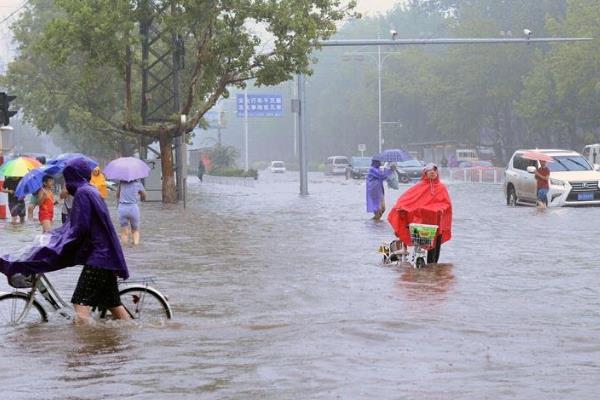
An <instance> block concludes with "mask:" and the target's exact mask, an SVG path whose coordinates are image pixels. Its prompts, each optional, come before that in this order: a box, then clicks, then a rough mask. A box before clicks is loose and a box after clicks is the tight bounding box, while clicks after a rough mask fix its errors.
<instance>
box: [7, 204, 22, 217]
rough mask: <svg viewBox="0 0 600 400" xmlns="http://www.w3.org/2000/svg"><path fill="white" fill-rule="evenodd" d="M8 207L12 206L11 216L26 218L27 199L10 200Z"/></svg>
mask: <svg viewBox="0 0 600 400" xmlns="http://www.w3.org/2000/svg"><path fill="white" fill-rule="evenodd" d="M8 207H9V208H10V216H11V217H21V218H25V212H26V211H27V208H26V207H25V201H23V200H21V201H15V202H9V204H8Z"/></svg>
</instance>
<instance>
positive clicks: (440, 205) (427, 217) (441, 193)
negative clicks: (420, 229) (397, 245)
mask: <svg viewBox="0 0 600 400" xmlns="http://www.w3.org/2000/svg"><path fill="white" fill-rule="evenodd" d="M388 221H389V223H390V225H391V226H392V228H393V229H394V233H395V234H396V236H397V237H398V238H399V239H400V240H402V241H403V242H404V243H407V244H409V245H410V244H412V241H411V239H410V232H409V231H408V224H412V223H417V224H428V225H438V233H437V234H438V235H441V238H442V243H444V242H447V241H448V240H450V238H451V237H452V201H451V200H450V195H449V194H448V189H447V188H446V185H444V184H443V183H442V181H441V180H440V178H439V175H438V177H436V178H435V179H429V178H427V175H426V171H425V170H423V174H422V175H421V180H420V181H419V182H418V183H416V184H415V185H414V186H413V187H411V188H410V189H408V190H407V191H406V192H404V193H402V195H401V196H400V197H399V198H398V200H397V201H396V204H395V205H394V207H393V208H392V210H391V211H390V213H389V215H388Z"/></svg>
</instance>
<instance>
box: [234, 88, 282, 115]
mask: <svg viewBox="0 0 600 400" xmlns="http://www.w3.org/2000/svg"><path fill="white" fill-rule="evenodd" d="M244 112H245V110H244V94H243V93H242V94H238V95H237V116H238V117H242V118H243V117H244ZM281 116H283V97H282V96H281V95H280V94H248V117H281Z"/></svg>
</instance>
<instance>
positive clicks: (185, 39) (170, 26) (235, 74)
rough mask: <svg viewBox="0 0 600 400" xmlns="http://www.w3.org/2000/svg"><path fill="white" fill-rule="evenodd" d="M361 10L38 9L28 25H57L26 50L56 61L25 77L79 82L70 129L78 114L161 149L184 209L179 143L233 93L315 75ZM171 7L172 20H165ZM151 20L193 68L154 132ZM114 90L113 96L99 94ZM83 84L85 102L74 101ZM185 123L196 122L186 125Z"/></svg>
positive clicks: (217, 4) (211, 5)
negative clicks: (149, 81) (149, 101)
mask: <svg viewBox="0 0 600 400" xmlns="http://www.w3.org/2000/svg"><path fill="white" fill-rule="evenodd" d="M52 3H53V4H52ZM354 5H355V2H354V1H348V2H347V3H345V4H341V2H340V1H339V0H280V1H276V2H275V1H270V0H206V1H192V0H171V1H158V0H154V1H152V0H137V1H134V0H130V1H119V2H115V1H111V0H96V1H93V2H90V1H86V0H55V1H54V2H48V1H46V2H44V1H41V0H37V1H33V2H31V5H29V6H28V7H29V10H30V13H29V14H28V17H29V18H32V19H34V20H35V18H36V15H37V14H36V12H37V11H39V10H40V7H44V9H43V11H44V12H47V13H52V14H53V19H52V20H51V21H50V22H48V23H45V24H43V26H41V27H38V26H36V30H35V31H33V32H29V33H31V35H32V37H31V39H30V41H28V42H21V41H20V43H21V46H22V47H25V49H24V50H26V52H28V53H29V54H30V55H31V56H33V54H32V53H33V52H38V53H39V54H40V57H41V58H43V59H44V61H46V60H48V61H49V62H48V63H46V64H45V65H44V64H43V62H40V63H32V64H30V66H31V67H32V68H33V69H32V70H31V71H28V72H22V71H20V73H22V76H23V77H25V76H29V77H30V78H32V77H34V76H38V75H40V74H47V73H50V74H52V73H58V74H60V75H62V76H63V77H65V76H68V77H70V78H71V79H72V82H71V83H74V84H67V86H66V87H67V88H68V89H69V91H67V92H66V93H65V96H64V98H63V99H62V100H63V102H64V107H63V109H64V110H65V113H66V114H67V116H66V117H65V118H68V120H69V121H71V120H72V116H69V115H68V114H69V113H71V112H72V111H73V110H78V113H79V114H82V115H84V116H85V117H86V118H88V117H89V120H87V121H89V122H90V124H92V125H94V128H96V127H102V129H104V130H105V131H106V132H112V133H116V134H117V135H118V136H123V135H135V136H136V137H138V138H139V137H145V138H147V140H150V141H158V142H159V144H160V154H161V158H162V174H163V201H165V202H174V201H175V200H176V196H175V181H174V172H173V168H172V144H173V141H174V139H175V138H177V137H180V136H181V135H185V134H187V133H189V132H191V131H192V129H193V128H194V127H195V126H196V125H198V123H199V122H200V121H201V119H202V116H203V115H204V114H205V113H206V112H207V111H208V110H209V109H210V108H211V107H212V106H213V105H214V104H215V102H216V101H217V100H218V99H219V98H220V97H221V96H224V97H227V96H228V88H229V87H231V86H238V87H243V86H244V85H245V82H246V81H247V80H250V79H254V80H255V82H256V84H257V85H274V84H277V83H279V82H282V81H285V80H288V79H290V78H291V77H292V76H293V74H295V73H310V72H311V70H310V61H311V56H310V53H311V51H312V50H313V49H314V48H315V47H316V41H317V40H318V39H323V38H328V37H330V36H331V35H332V34H333V33H334V32H335V31H336V23H337V22H338V21H341V20H342V19H344V18H346V17H349V16H351V15H353V14H352V9H353V8H354ZM48 7H49V8H48ZM163 7H164V9H166V10H170V11H169V12H162V11H160V10H162V9H163ZM143 21H145V22H150V21H151V22H152V23H153V24H155V25H156V26H159V27H160V29H161V30H163V31H165V32H168V33H171V34H173V35H175V36H177V37H179V38H181V40H182V46H183V49H182V50H184V52H185V54H186V59H187V62H186V63H185V68H184V70H183V71H182V73H181V87H182V89H183V90H182V93H181V99H180V103H181V109H180V113H175V114H170V115H167V117H166V118H165V120H164V121H162V122H159V123H155V124H146V125H144V124H142V121H141V119H140V117H139V115H138V114H137V112H136V110H139V109H140V108H141V104H142V98H141V93H140V91H141V90H140V87H141V83H140V81H141V75H140V73H139V70H140V63H141V58H142V55H141V38H140V36H139V34H138V32H139V28H140V23H141V22H143ZM21 22H23V21H21ZM21 22H20V23H21ZM33 22H35V21H33ZM15 68H18V67H15ZM65 70H70V71H71V72H73V74H72V75H70V76H69V74H67V73H65ZM105 84H107V86H109V87H110V88H109V89H108V90H102V89H103V88H102V87H98V86H103V85H105ZM78 85H80V88H81V91H83V92H85V93H78V96H72V93H71V90H72V91H77V86H78ZM74 86H75V87H74ZM21 88H22V89H23V90H26V89H27V84H26V83H25V82H22V83H21ZM31 89H33V88H31ZM79 95H80V96H79ZM86 95H87V96H86ZM81 99H85V100H86V101H80V100H81ZM96 100H99V101H96ZM31 112H32V113H35V114H38V113H39V114H40V115H39V116H38V115H36V117H35V118H36V119H39V120H43V119H46V122H47V124H48V127H50V126H54V125H56V119H54V118H52V117H51V116H50V117H49V116H48V114H52V113H54V112H55V110H53V109H51V108H50V107H49V105H48V104H46V106H45V107H41V108H39V109H36V110H35V111H31ZM180 114H184V115H187V117H188V118H187V121H186V122H181V120H180V118H179V115H180ZM84 121H86V120H84ZM85 123H86V124H87V122H85Z"/></svg>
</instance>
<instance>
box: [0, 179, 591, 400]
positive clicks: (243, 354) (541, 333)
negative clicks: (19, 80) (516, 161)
mask: <svg viewBox="0 0 600 400" xmlns="http://www.w3.org/2000/svg"><path fill="white" fill-rule="evenodd" d="M189 185H190V188H189V196H188V207H187V209H185V210H183V209H182V208H181V207H179V208H163V207H162V206H161V205H160V204H144V205H143V210H142V213H143V226H142V229H143V231H142V240H143V243H142V245H141V246H139V247H138V248H126V249H125V253H126V258H127V260H128V262H129V265H130V269H131V270H132V275H133V276H147V275H153V276H155V277H156V284H155V286H156V287H157V288H158V289H160V290H161V291H162V292H164V293H165V294H167V295H168V296H169V299H170V302H171V304H172V306H173V309H174V313H175V317H174V319H173V320H172V321H171V322H168V323H166V324H164V326H144V325H131V324H126V325H123V324H115V323H112V324H111V323H99V324H98V325H97V326H94V327H76V326H73V325H72V324H71V323H70V322H69V321H67V320H65V319H63V318H61V317H60V316H57V315H51V316H50V322H49V323H47V324H39V325H36V326H27V327H14V328H13V327H11V328H2V332H1V334H0V359H1V360H2V362H1V366H2V367H1V368H0V383H2V398H6V399H26V398H40V399H42V398H43V399H103V398H111V399H113V398H127V399H199V398H202V399H265V398H267V399H314V398H318V399H332V398H340V399H374V398H381V399H399V398H402V399H404V398H406V399H484V398H489V399H502V398H506V399H514V398H520V399H565V398H571V399H595V398H597V387H598V383H599V382H600V273H599V271H598V268H600V246H598V244H597V236H598V232H599V228H598V227H599V223H598V222H599V221H600V208H562V209H548V210H545V211H539V210H537V209H534V208H508V207H506V205H505V200H504V198H503V194H502V190H501V187H500V186H497V185H474V184H454V185H450V194H451V196H452V198H453V201H454V215H455V218H454V230H453V236H454V238H453V240H452V241H451V242H449V243H448V244H446V245H444V247H443V248H442V254H441V258H440V262H442V263H443V264H439V265H433V266H429V267H427V268H425V269H422V270H415V269H412V268H411V267H410V266H399V267H395V268H390V267H384V266H382V265H381V262H380V257H379V254H378V253H377V252H376V249H377V247H378V246H379V245H380V244H381V243H383V242H386V241H389V240H391V239H392V233H391V230H390V228H389V226H388V225H387V223H384V222H381V223H376V222H373V221H372V220H370V219H369V217H370V216H369V215H368V214H366V213H365V212H364V207H365V206H364V196H365V194H364V183H363V182H361V181H353V180H350V181H346V180H345V179H344V178H343V177H325V176H323V175H322V174H314V175H311V176H310V182H309V191H310V193H311V194H310V195H309V196H308V197H301V196H299V195H298V194H297V193H298V176H297V173H292V172H288V173H286V174H284V175H277V176H274V175H270V174H267V173H263V175H262V176H261V178H260V180H259V181H257V182H256V183H255V184H254V185H237V184H234V185H222V184H215V183H212V184H211V183H206V182H205V183H203V184H199V183H198V181H197V180H196V179H195V178H193V177H192V178H190V182H189ZM398 193H399V192H397V191H388V193H387V196H388V199H387V202H388V205H390V204H391V203H392V202H393V199H395V197H397V195H398ZM111 206H113V204H111ZM113 211H114V210H113ZM34 228H35V229H37V227H34V226H31V225H30V226H26V227H24V228H22V229H17V230H15V229H14V228H12V227H7V226H0V235H1V236H0V237H1V241H0V250H2V253H4V252H7V251H11V250H14V249H18V248H20V247H22V246H24V245H27V241H28V240H31V237H32V236H33V233H34ZM78 272H79V269H78V268H72V269H68V270H65V271H61V272H56V273H52V274H49V275H50V278H51V279H52V280H53V282H54V283H55V284H56V285H57V286H59V287H60V288H61V290H62V292H63V293H64V295H65V297H66V298H67V299H69V298H70V295H71V292H72V290H73V287H74V285H75V281H76V279H77V276H78ZM0 290H4V291H7V290H9V288H8V287H7V286H6V284H5V283H4V282H2V284H1V285H0Z"/></svg>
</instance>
